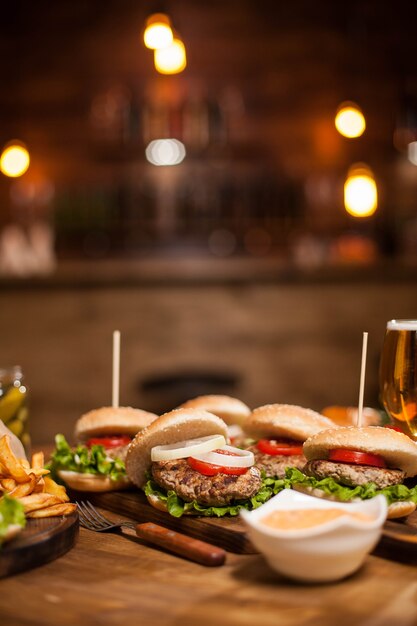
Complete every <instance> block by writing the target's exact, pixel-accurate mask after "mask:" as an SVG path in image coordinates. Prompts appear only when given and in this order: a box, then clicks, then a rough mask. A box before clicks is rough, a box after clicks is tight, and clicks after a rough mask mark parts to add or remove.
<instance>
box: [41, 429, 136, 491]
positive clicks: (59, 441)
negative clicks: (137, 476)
mask: <svg viewBox="0 0 417 626" xmlns="http://www.w3.org/2000/svg"><path fill="white" fill-rule="evenodd" d="M47 468H48V469H49V470H50V471H51V474H52V476H53V477H54V478H55V479H59V477H58V476H57V472H58V470H61V469H62V470H70V471H73V472H80V473H81V474H98V475H100V476H108V477H109V478H111V479H112V480H119V479H120V478H122V477H123V476H126V468H125V464H124V462H123V461H122V460H121V459H110V458H108V457H107V453H106V449H105V448H104V447H103V446H100V445H94V446H91V448H87V447H86V446H83V445H81V444H79V445H77V446H76V447H75V448H71V446H70V445H69V444H68V442H67V441H66V439H65V437H64V435H56V437H55V450H54V452H53V453H52V456H51V460H50V462H49V463H48V465H47Z"/></svg>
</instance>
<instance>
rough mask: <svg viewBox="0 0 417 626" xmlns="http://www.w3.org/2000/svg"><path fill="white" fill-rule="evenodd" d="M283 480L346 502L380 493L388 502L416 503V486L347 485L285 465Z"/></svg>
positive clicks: (364, 498)
mask: <svg viewBox="0 0 417 626" xmlns="http://www.w3.org/2000/svg"><path fill="white" fill-rule="evenodd" d="M285 482H286V483H287V486H289V487H292V486H294V485H301V486H303V487H312V488H313V489H321V490H322V491H323V492H324V493H325V494H326V495H328V496H333V497H334V498H336V499H337V500H340V501H342V502H348V501H349V500H353V498H360V499H361V500H368V499H369V498H374V497H375V496H377V495H379V494H382V495H384V496H385V497H386V499H387V502H388V504H392V503H393V502H402V501H405V500H411V501H412V502H415V503H416V504H417V486H416V487H412V488H409V487H407V486H406V485H393V486H392V487H385V488H384V489H379V488H378V487H377V486H376V485H375V483H367V484H366V485H362V486H359V487H348V486H346V485H341V484H340V483H338V482H336V481H335V480H334V478H323V479H317V478H314V477H312V476H306V475H305V474H303V472H301V471H300V470H299V469H296V468H294V467H292V468H289V467H287V469H286V472H285Z"/></svg>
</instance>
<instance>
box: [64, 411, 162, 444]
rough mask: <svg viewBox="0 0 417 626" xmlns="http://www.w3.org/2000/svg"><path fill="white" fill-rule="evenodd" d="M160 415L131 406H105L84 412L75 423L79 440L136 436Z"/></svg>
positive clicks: (76, 435)
mask: <svg viewBox="0 0 417 626" xmlns="http://www.w3.org/2000/svg"><path fill="white" fill-rule="evenodd" d="M157 417H158V416H157V415H155V414H154V413H148V411H142V409H132V408H131V407H130V406H119V407H112V406H105V407H102V408H101V409H94V410H92V411H89V412H88V413H84V415H82V416H81V417H80V419H79V420H77V422H76V424H75V437H76V439H77V441H84V440H85V439H89V438H90V437H94V436H100V435H130V436H131V437H134V436H135V435H136V433H137V432H138V431H140V430H142V428H145V427H146V426H149V424H151V423H152V422H153V421H154V420H156V418H157Z"/></svg>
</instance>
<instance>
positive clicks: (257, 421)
mask: <svg viewBox="0 0 417 626" xmlns="http://www.w3.org/2000/svg"><path fill="white" fill-rule="evenodd" d="M329 428H336V427H335V424H334V423H333V422H332V421H331V420H329V419H328V418H327V417H324V416H323V415H320V413H316V411H313V410H311V409H306V408H304V407H301V406H296V405H293V404H266V405H265V406H260V407H258V408H257V409H255V410H254V411H253V412H252V413H251V415H250V417H249V418H248V419H247V420H246V422H245V431H246V432H247V434H248V435H249V436H250V437H253V438H254V439H262V438H264V437H285V438H289V439H295V440H297V441H305V440H306V439H308V437H311V436H312V435H315V434H316V433H318V432H320V431H322V430H323V429H329Z"/></svg>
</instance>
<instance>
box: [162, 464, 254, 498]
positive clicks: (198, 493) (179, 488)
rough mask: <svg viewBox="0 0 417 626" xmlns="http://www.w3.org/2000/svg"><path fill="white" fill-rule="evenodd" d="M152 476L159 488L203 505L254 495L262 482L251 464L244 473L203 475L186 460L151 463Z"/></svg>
mask: <svg viewBox="0 0 417 626" xmlns="http://www.w3.org/2000/svg"><path fill="white" fill-rule="evenodd" d="M151 472H152V477H153V479H154V480H155V482H156V483H158V485H159V486H160V487H163V488H164V489H166V490H167V491H175V493H176V494H177V495H178V496H179V497H180V498H182V499H183V500H185V502H192V501H193V500H197V502H198V503H199V504H203V505H205V506H226V505H228V504H231V503H232V502H233V501H234V500H246V499H247V498H251V497H252V496H254V495H255V494H256V493H257V492H258V491H259V489H260V488H261V485H262V479H261V472H260V471H259V469H258V468H256V467H250V468H249V469H248V471H247V472H246V473H245V474H241V475H240V476H232V475H231V474H216V476H204V475H203V474H200V473H199V472H197V471H196V470H194V469H192V467H190V466H189V465H188V463H187V460H186V459H176V460H175V461H159V462H158V463H152V468H151Z"/></svg>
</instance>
